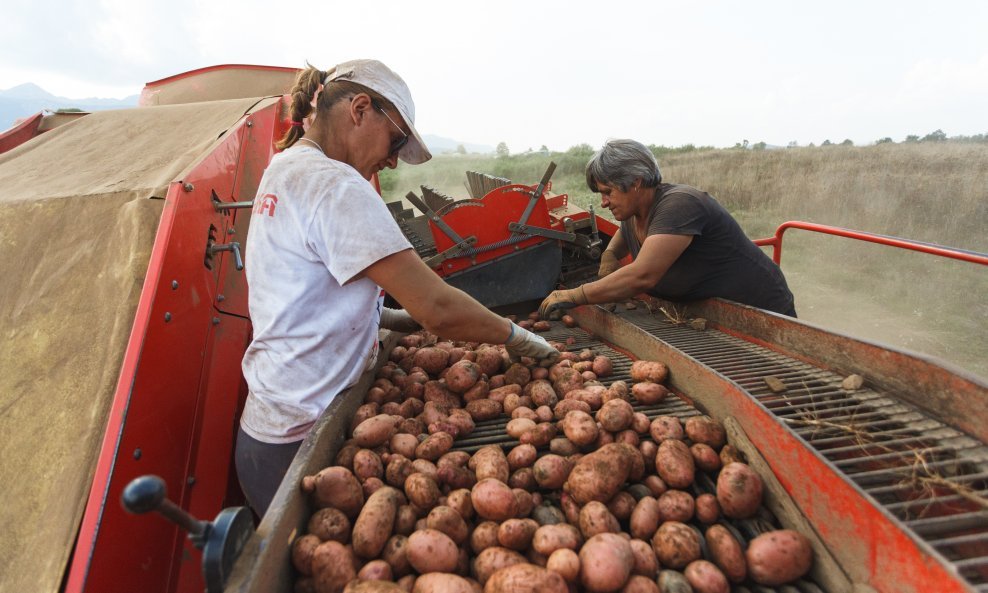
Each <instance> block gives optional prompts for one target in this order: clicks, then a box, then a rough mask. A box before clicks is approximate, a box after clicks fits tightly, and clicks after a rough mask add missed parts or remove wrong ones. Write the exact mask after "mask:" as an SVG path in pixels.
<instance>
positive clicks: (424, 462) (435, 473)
mask: <svg viewBox="0 0 988 593" xmlns="http://www.w3.org/2000/svg"><path fill="white" fill-rule="evenodd" d="M412 469H413V470H414V471H415V472H418V473H420V474H425V475H427V476H429V477H430V478H432V479H433V480H434V481H437V480H439V470H438V469H437V468H436V464H435V463H432V462H431V461H429V460H428V459H416V460H415V461H412Z"/></svg>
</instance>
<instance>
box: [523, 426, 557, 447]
mask: <svg viewBox="0 0 988 593" xmlns="http://www.w3.org/2000/svg"><path fill="white" fill-rule="evenodd" d="M554 438H556V425H555V424H553V423H550V422H544V421H543V422H540V423H539V424H536V425H535V426H533V427H532V428H529V429H528V430H526V431H525V432H524V433H523V434H522V435H521V436H520V437H518V441H519V442H522V443H528V444H530V445H532V446H535V447H545V446H546V445H548V444H549V442H550V441H552V439H554Z"/></svg>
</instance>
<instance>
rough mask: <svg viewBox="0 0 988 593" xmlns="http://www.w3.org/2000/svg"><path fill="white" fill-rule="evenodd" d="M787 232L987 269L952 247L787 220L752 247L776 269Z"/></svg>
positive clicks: (985, 258) (983, 258)
mask: <svg viewBox="0 0 988 593" xmlns="http://www.w3.org/2000/svg"><path fill="white" fill-rule="evenodd" d="M787 229H799V230H804V231H813V232H815V233H823V234H826V235H835V236H838V237H846V238H848V239H856V240H858V241H867V242H869V243H878V244H881V245H889V246H891V247H898V248H900V249H909V250H911V251H920V252H922V253H929V254H931V255H939V256H941V257H949V258H951V259H959V260H961V261H966V262H971V263H974V264H981V265H983V266H988V255H985V254H983V253H977V252H974V251H964V250H961V249H954V248H953V247H943V246H941V245H934V244H932V243H922V242H920V241H912V240H910V239H902V238H899V237H890V236H888V235H876V234H874V233H866V232H864V231H855V230H851V229H845V228H841V227H836V226H830V225H826V224H816V223H813V222H803V221H800V220H790V221H788V222H784V223H782V224H780V225H779V228H777V229H776V230H775V236H774V237H767V238H765V239H756V240H755V245H758V246H760V247H768V246H771V247H772V260H773V261H774V262H775V263H776V264H779V265H781V264H782V235H783V234H784V233H785V232H786V230H787Z"/></svg>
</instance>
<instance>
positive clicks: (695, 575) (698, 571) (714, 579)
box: [683, 560, 731, 593]
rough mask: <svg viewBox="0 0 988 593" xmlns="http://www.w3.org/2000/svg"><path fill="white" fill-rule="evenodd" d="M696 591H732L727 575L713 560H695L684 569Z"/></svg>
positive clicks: (713, 592) (728, 592)
mask: <svg viewBox="0 0 988 593" xmlns="http://www.w3.org/2000/svg"><path fill="white" fill-rule="evenodd" d="M683 575H684V576H685V577H686V580H687V581H689V583H690V586H691V587H693V591H694V592H695V593H730V591H731V586H730V585H729V584H728V583H727V577H725V576H724V573H722V572H721V571H720V569H719V568H717V567H716V566H715V565H714V564H713V563H712V562H708V561H706V560H694V561H693V562H690V563H689V565H687V566H686V570H684V571H683Z"/></svg>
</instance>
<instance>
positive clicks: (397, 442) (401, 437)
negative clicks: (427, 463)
mask: <svg viewBox="0 0 988 593" xmlns="http://www.w3.org/2000/svg"><path fill="white" fill-rule="evenodd" d="M418 446H419V440H418V439H417V438H415V437H414V436H413V435H410V434H400V433H399V434H396V435H394V436H392V437H391V444H390V449H391V452H392V453H398V454H399V455H401V456H403V457H407V458H409V459H411V458H413V457H415V448H416V447H418ZM354 457H355V458H356V456H354Z"/></svg>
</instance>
